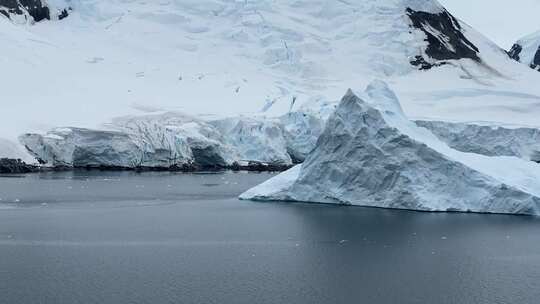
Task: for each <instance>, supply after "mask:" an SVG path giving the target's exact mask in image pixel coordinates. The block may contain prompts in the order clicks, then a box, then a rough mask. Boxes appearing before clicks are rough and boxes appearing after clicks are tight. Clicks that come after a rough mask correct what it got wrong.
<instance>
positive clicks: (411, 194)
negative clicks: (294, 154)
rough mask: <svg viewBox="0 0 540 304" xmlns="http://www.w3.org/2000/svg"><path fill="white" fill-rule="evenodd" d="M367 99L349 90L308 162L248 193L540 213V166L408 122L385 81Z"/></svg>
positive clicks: (428, 208)
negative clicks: (461, 145) (463, 145)
mask: <svg viewBox="0 0 540 304" xmlns="http://www.w3.org/2000/svg"><path fill="white" fill-rule="evenodd" d="M362 98H363V99H361V98H359V97H357V95H355V94H354V93H352V92H351V91H349V92H348V93H347V95H346V96H345V97H344V98H343V99H342V101H341V103H340V105H339V107H338V108H337V110H336V112H335V113H334V114H333V115H332V116H331V117H330V119H329V120H328V122H327V123H326V128H325V130H324V132H323V134H322V135H321V137H320V138H319V140H318V142H317V146H316V148H315V149H314V150H313V151H312V153H311V154H310V155H309V156H308V157H307V159H306V161H305V162H304V163H303V164H302V165H298V166H296V167H294V168H292V169H290V170H289V171H286V172H284V173H282V174H281V175H278V176H276V177H274V178H272V179H270V180H269V181H267V182H266V183H263V184H261V185H259V186H257V187H255V188H253V189H250V190H248V191H247V192H245V193H244V194H242V195H241V196H240V198H242V199H252V200H264V201H273V200H282V201H299V202H317V203H335V204H353V205H362V206H372V207H387V208H399V209H413V210H425V211H472V212H492V213H516V214H540V180H539V178H540V167H538V166H537V165H536V164H534V163H532V162H527V161H525V160H521V159H518V158H515V157H487V156H483V155H478V154H472V153H463V152H459V151H456V150H453V149H451V148H449V147H448V146H447V145H446V144H445V143H443V142H441V141H440V140H439V139H437V138H436V137H435V136H434V135H433V134H432V133H430V132H429V131H427V130H426V129H424V128H420V127H418V126H416V125H415V124H414V123H412V122H410V121H409V120H407V119H406V118H405V116H404V115H403V113H402V110H401V106H400V104H399V102H398V100H397V97H396V96H395V95H394V93H393V92H392V91H390V90H389V89H388V87H387V86H386V85H385V84H384V83H382V82H374V83H373V84H371V85H370V86H369V87H368V89H367V90H366V92H365V93H364V94H363V97H362ZM365 100H367V101H365ZM368 101H369V102H368ZM496 167H498V168H496ZM509 176H511V177H509Z"/></svg>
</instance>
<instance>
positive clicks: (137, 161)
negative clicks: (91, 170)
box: [19, 112, 323, 169]
mask: <svg viewBox="0 0 540 304" xmlns="http://www.w3.org/2000/svg"><path fill="white" fill-rule="evenodd" d="M322 125H323V120H322V118H319V117H317V116H315V115H312V114H309V113H305V112H290V113H288V114H286V115H285V116H282V117H280V118H266V117H244V116H239V117H231V118H223V119H215V120H202V119H200V118H196V117H193V116H190V115H185V114H182V113H173V112H168V113H162V114H149V115H143V116H126V117H119V118H116V119H113V120H112V121H111V123H108V124H106V125H104V129H101V130H98V129H84V128H71V127H70V128H56V129H53V130H51V131H49V132H47V133H46V134H36V133H28V134H24V135H22V136H20V137H19V140H20V142H21V143H22V144H23V145H24V146H25V147H26V148H27V150H28V151H29V152H30V153H31V154H32V155H34V157H35V158H36V159H38V160H39V161H40V162H41V163H44V164H47V165H49V166H52V167H59V166H67V167H117V168H137V167H149V168H169V167H178V166H180V167H182V166H183V167H188V168H191V167H193V168H199V169H205V168H225V167H231V166H235V165H242V164H249V163H262V164H270V165H279V166H289V165H291V164H292V163H293V158H294V160H295V161H303V160H304V158H305V156H306V155H307V154H308V153H309V151H311V149H313V147H314V146H315V142H316V140H317V137H318V136H319V134H320V133H321V132H322Z"/></svg>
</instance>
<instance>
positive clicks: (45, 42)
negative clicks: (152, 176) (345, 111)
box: [0, 0, 540, 146]
mask: <svg viewBox="0 0 540 304" xmlns="http://www.w3.org/2000/svg"><path fill="white" fill-rule="evenodd" d="M47 5H48V6H49V7H54V9H55V11H61V10H62V9H64V8H71V9H72V10H70V11H69V16H68V17H67V18H63V19H62V20H52V21H49V20H46V19H45V20H42V21H40V22H38V23H35V24H30V23H24V24H20V23H18V22H14V21H13V20H14V19H15V18H11V19H8V18H0V39H2V41H3V46H2V48H1V49H0V53H1V55H2V56H0V58H3V61H2V66H3V69H2V72H1V73H0V83H1V84H2V86H3V87H5V88H6V89H5V92H4V95H3V97H2V99H1V100H0V103H1V105H2V107H3V112H4V115H3V117H4V118H5V119H4V120H3V122H2V128H0V137H5V138H8V139H11V140H16V137H17V136H19V135H20V134H23V133H34V132H36V133H39V134H44V133H45V132H46V131H48V130H50V129H53V128H55V127H64V126H70V127H74V128H86V129H100V130H103V129H105V130H106V131H117V130H110V129H109V126H110V125H109V126H103V123H109V122H110V121H111V120H113V119H114V118H115V117H119V116H125V115H130V116H140V115H148V114H152V115H160V114H162V113H167V112H169V111H176V112H178V111H180V112H184V113H188V114H190V115H193V116H197V117H198V118H199V119H202V120H206V121H210V120H216V121H217V120H220V119H226V118H228V117H231V116H237V115H240V114H244V115H245V116H250V117H257V119H264V117H270V118H273V117H277V116H281V115H283V114H285V113H287V112H289V111H293V112H299V113H314V114H315V116H317V117H327V116H328V114H329V113H330V112H331V109H332V108H333V106H334V105H335V103H336V102H337V100H339V98H340V97H341V96H340V95H341V94H342V93H343V92H344V91H345V90H346V89H348V88H349V87H359V86H364V85H366V84H368V83H369V82H371V81H372V80H373V79H374V78H381V79H384V80H385V81H387V82H389V83H390V84H391V85H392V87H393V88H395V91H396V93H397V95H398V96H399V97H400V100H401V101H402V105H403V108H404V111H405V113H406V115H407V116H408V117H410V118H413V119H419V118H421V119H424V120H438V121H452V122H477V123H487V122H489V123H495V124H504V125H507V126H514V125H520V126H523V125H530V126H538V125H539V123H538V120H537V117H538V114H539V113H538V112H537V111H539V110H538V109H540V108H539V107H538V103H539V101H540V88H537V86H535V85H531V84H533V83H534V84H535V83H537V80H538V79H537V78H536V77H540V75H536V73H534V72H533V71H531V70H530V69H528V68H526V67H524V66H523V65H520V64H518V63H516V62H514V61H513V60H510V59H509V58H508V56H507V55H506V53H505V52H504V51H503V50H502V49H501V48H499V47H498V46H496V45H495V44H493V43H492V42H490V41H489V40H488V39H486V38H485V37H483V36H482V35H481V34H479V33H477V32H476V31H475V30H473V29H472V28H470V27H469V26H467V25H466V24H464V23H463V22H461V21H459V20H458V19H457V18H455V17H454V16H452V15H451V14H450V13H449V12H447V11H446V10H445V9H444V8H443V7H442V6H441V5H440V4H439V3H438V2H437V1H434V0H354V1H338V0H310V1H303V0H297V1H289V0H277V1H270V0H261V1H250V0H245V1H232V0H197V1H194V0H174V1H173V0H169V1H130V0H71V1H68V0H54V1H53V0H48V1H47ZM51 19H53V18H51ZM57 19H58V18H57ZM539 79H540V78H539ZM329 109H330V110H329ZM311 141H312V142H313V141H314V140H311ZM289 146H290V145H289Z"/></svg>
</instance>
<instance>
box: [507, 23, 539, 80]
mask: <svg viewBox="0 0 540 304" xmlns="http://www.w3.org/2000/svg"><path fill="white" fill-rule="evenodd" d="M508 55H509V56H510V58H512V59H514V60H516V61H518V62H521V63H523V64H526V65H528V66H529V67H530V68H531V69H534V70H537V71H540V32H535V33H533V34H530V35H528V36H526V37H523V38H521V39H520V40H518V41H517V42H516V43H515V44H514V45H513V46H512V48H511V49H510V51H509V52H508Z"/></svg>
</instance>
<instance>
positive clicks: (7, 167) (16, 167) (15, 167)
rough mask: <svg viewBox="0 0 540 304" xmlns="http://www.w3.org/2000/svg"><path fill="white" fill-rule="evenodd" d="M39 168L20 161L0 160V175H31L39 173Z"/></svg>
mask: <svg viewBox="0 0 540 304" xmlns="http://www.w3.org/2000/svg"><path fill="white" fill-rule="evenodd" d="M37 171H39V168H38V167H36V166H33V165H28V164H27V163H25V162H23V161H22V160H20V159H11V158H0V173H2V174H5V173H31V172H37Z"/></svg>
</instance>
